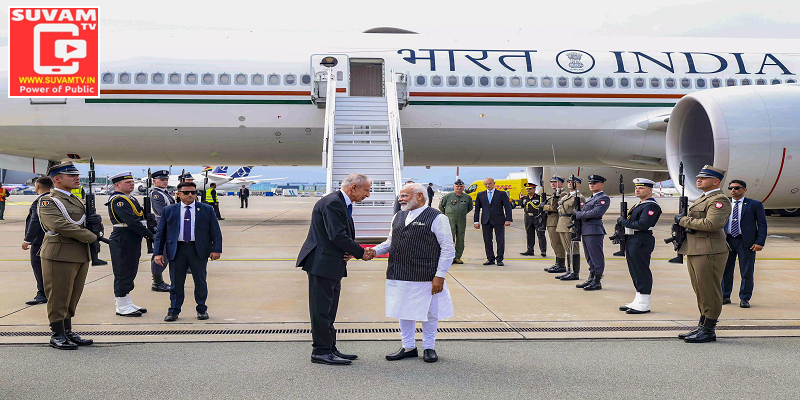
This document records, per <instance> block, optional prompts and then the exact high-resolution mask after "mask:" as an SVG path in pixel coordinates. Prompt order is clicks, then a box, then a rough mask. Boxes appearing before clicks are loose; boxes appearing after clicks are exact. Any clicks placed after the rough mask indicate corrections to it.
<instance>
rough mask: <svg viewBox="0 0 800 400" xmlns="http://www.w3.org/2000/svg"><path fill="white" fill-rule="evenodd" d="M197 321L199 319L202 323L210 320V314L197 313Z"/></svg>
mask: <svg viewBox="0 0 800 400" xmlns="http://www.w3.org/2000/svg"><path fill="white" fill-rule="evenodd" d="M197 319H199V320H201V321H202V320H206V319H208V313H207V312H199V313H197Z"/></svg>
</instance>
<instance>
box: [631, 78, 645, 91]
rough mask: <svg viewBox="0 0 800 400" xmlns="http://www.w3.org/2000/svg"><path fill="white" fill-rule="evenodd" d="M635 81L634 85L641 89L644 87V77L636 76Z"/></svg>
mask: <svg viewBox="0 0 800 400" xmlns="http://www.w3.org/2000/svg"><path fill="white" fill-rule="evenodd" d="M633 82H634V85H636V87H637V88H639V89H641V88H643V87H644V78H636V80H635V81H633Z"/></svg>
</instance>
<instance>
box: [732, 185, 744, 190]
mask: <svg viewBox="0 0 800 400" xmlns="http://www.w3.org/2000/svg"><path fill="white" fill-rule="evenodd" d="M742 189H744V188H743V187H741V186H728V190H742Z"/></svg>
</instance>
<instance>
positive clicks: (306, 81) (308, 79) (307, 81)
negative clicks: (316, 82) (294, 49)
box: [300, 74, 311, 85]
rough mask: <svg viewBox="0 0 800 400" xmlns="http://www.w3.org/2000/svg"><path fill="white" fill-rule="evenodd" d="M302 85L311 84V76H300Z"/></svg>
mask: <svg viewBox="0 0 800 400" xmlns="http://www.w3.org/2000/svg"><path fill="white" fill-rule="evenodd" d="M300 83H302V84H303V85H309V84H311V75H309V74H303V75H302V76H300Z"/></svg>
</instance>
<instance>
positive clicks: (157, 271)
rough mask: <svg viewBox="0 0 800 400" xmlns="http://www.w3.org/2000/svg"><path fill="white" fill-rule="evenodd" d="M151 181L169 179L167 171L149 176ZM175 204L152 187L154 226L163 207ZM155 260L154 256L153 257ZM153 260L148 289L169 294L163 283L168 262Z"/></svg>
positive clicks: (160, 191)
mask: <svg viewBox="0 0 800 400" xmlns="http://www.w3.org/2000/svg"><path fill="white" fill-rule="evenodd" d="M150 177H151V178H152V179H169V171H167V170H161V171H155V172H153V173H152V174H150ZM172 204H175V198H173V197H172V196H170V194H169V193H167V190H166V189H162V188H159V187H154V188H153V189H152V190H151V191H150V206H151V207H152V209H153V215H154V216H155V218H156V224H158V222H160V221H161V212H162V210H164V207H166V206H169V205H172ZM153 258H155V256H153ZM153 258H151V259H150V272H151V273H152V274H153V284H152V285H151V287H150V289H151V290H153V291H154V292H169V289H170V286H169V285H168V284H167V283H166V282H164V270H165V269H166V268H167V265H169V260H167V259H166V258H165V259H164V265H158V264H157V263H156V262H155V261H153Z"/></svg>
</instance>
